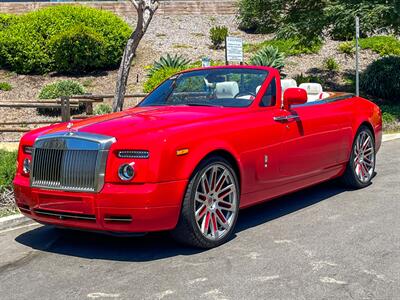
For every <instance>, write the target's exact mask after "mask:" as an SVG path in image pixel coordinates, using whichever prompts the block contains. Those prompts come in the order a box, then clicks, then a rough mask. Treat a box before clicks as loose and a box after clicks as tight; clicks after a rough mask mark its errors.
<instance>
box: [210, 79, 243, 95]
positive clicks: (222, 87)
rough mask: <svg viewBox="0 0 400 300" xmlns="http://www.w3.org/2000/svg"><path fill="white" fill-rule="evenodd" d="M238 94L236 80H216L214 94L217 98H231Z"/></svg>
mask: <svg viewBox="0 0 400 300" xmlns="http://www.w3.org/2000/svg"><path fill="white" fill-rule="evenodd" d="M237 94H239V84H238V83H237V82H236V81H226V82H218V83H217V84H216V85H215V95H216V97H217V98H227V99H232V98H235V96H236V95H237Z"/></svg>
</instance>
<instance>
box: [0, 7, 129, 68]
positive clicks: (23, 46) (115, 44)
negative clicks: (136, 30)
mask: <svg viewBox="0 0 400 300" xmlns="http://www.w3.org/2000/svg"><path fill="white" fill-rule="evenodd" d="M7 18H8V17H6V18H4V19H5V20H9V19H7ZM0 20H3V19H0ZM3 23H5V24H7V25H6V26H2V27H0V67H3V68H8V69H10V70H12V71H16V72H18V73H22V74H28V73H46V72H49V71H58V72H65V71H67V72H69V71H74V72H83V71H86V70H88V69H94V68H96V69H108V68H114V67H117V66H118V64H119V62H120V59H121V56H122V53H123V50H124V46H125V44H126V41H127V39H128V38H129V35H130V33H131V29H130V27H129V26H128V25H127V24H126V23H125V22H124V21H123V20H121V19H120V18H119V17H117V16H116V15H114V14H112V13H111V12H108V11H104V10H98V9H94V8H89V7H86V6H79V5H58V6H53V7H47V8H43V9H40V10H38V11H34V12H30V13H27V14H25V15H21V16H18V17H15V19H12V18H11V19H10V20H9V21H3V22H2V21H0V24H3ZM0 26H1V25H0ZM72 45H74V46H73V47H72ZM82 51H83V53H82ZM78 52H79V53H78ZM89 55H94V57H93V58H92V59H94V62H89V63H88V62H86V63H84V64H83V65H82V64H81V63H82V62H83V60H84V59H86V58H87V57H89ZM74 59H76V61H73V60H74ZM71 61H73V63H74V65H73V68H74V69H73V70H71V68H68V67H66V64H67V63H68V62H71Z"/></svg>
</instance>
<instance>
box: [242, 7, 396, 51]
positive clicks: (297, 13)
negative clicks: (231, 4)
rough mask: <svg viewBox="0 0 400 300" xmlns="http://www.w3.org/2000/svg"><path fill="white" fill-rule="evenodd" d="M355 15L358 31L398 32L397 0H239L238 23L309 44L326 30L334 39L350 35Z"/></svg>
mask: <svg viewBox="0 0 400 300" xmlns="http://www.w3.org/2000/svg"><path fill="white" fill-rule="evenodd" d="M355 16H359V17H360V19H361V33H362V35H363V36H370V35H373V34H376V33H380V32H385V31H386V32H389V33H395V34H399V33H400V1H399V0H320V1H312V0H293V1H286V0H240V2H239V20H240V27H241V28H242V29H244V30H247V31H253V32H257V33H275V34H276V37H278V38H282V39H287V38H295V39H297V40H299V43H301V44H313V43H315V42H318V41H320V40H321V38H323V36H324V34H326V33H327V34H329V35H330V36H331V37H332V38H334V39H338V40H348V39H353V38H354V34H355V28H354V27H355V20H354V18H355Z"/></svg>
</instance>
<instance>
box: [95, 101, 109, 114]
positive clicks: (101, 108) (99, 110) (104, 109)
mask: <svg viewBox="0 0 400 300" xmlns="http://www.w3.org/2000/svg"><path fill="white" fill-rule="evenodd" d="M111 112H112V107H111V105H109V104H106V103H100V104H99V105H97V106H96V107H95V109H94V114H95V115H105V114H109V113H111Z"/></svg>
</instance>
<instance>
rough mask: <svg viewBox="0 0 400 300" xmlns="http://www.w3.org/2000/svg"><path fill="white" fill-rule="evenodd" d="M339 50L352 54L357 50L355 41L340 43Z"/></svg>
mask: <svg viewBox="0 0 400 300" xmlns="http://www.w3.org/2000/svg"><path fill="white" fill-rule="evenodd" d="M338 50H339V52H341V53H343V54H346V55H349V56H352V55H354V53H355V52H356V47H355V44H354V43H353V42H343V43H340V44H339V47H338Z"/></svg>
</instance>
